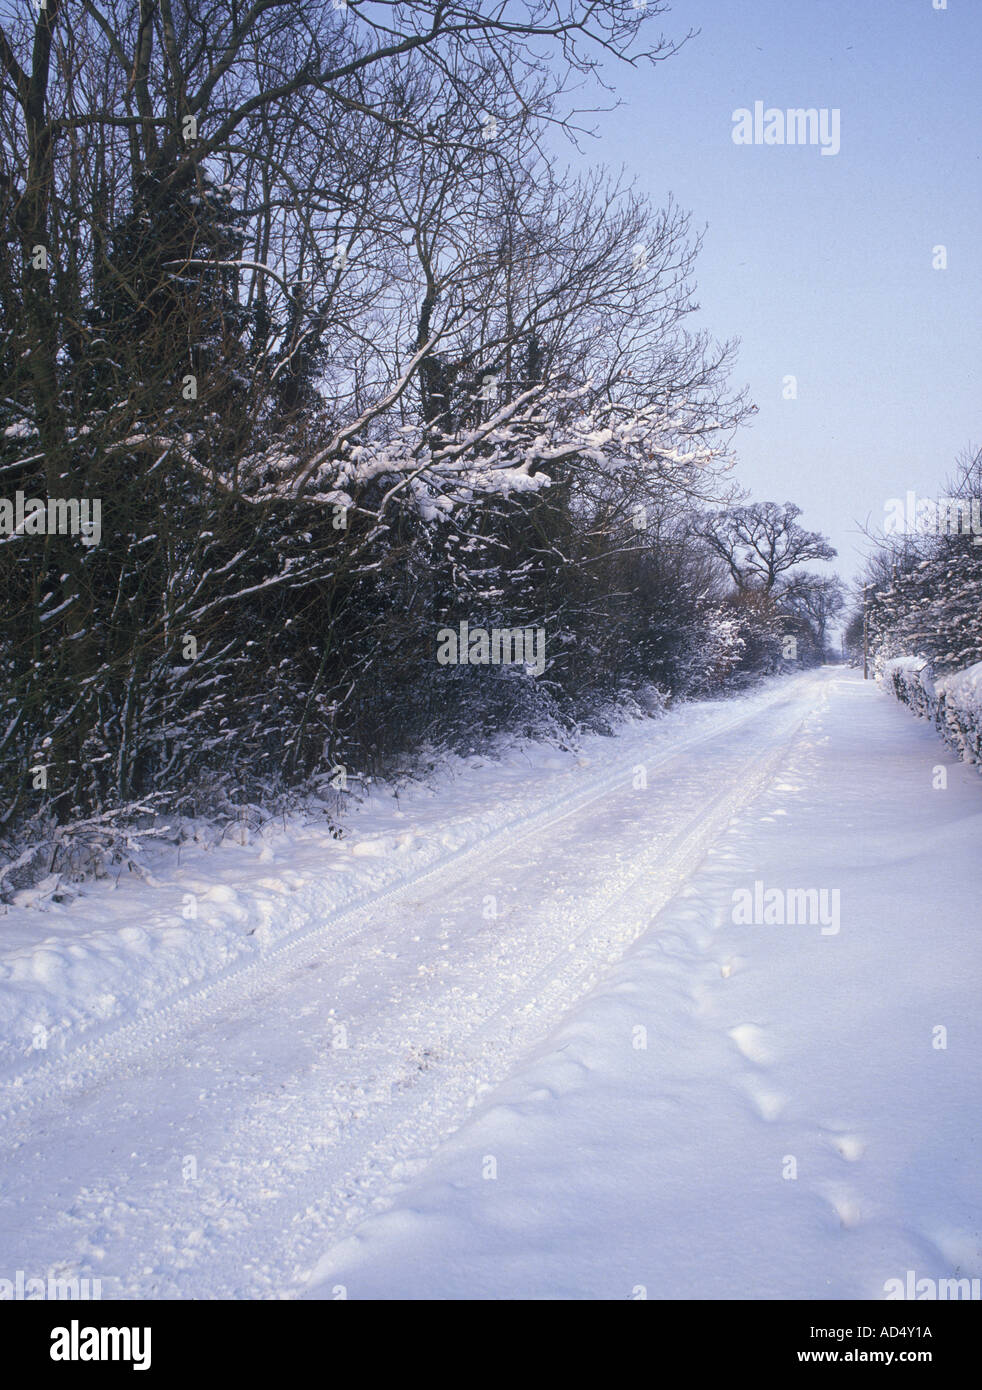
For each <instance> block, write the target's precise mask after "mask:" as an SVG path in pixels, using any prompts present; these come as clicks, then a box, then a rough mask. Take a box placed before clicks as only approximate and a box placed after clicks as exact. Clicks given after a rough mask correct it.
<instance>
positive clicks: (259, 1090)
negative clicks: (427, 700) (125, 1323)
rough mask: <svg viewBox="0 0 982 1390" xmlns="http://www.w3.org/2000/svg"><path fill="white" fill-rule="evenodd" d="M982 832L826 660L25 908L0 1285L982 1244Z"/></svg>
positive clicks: (661, 1278) (8, 979) (492, 1288)
mask: <svg viewBox="0 0 982 1390" xmlns="http://www.w3.org/2000/svg"><path fill="white" fill-rule="evenodd" d="M941 767H943V768H944V769H945V770H946V771H945V774H944V776H942V775H940V774H939V772H938V768H941ZM945 781H946V785H945V786H941V785H939V784H940V783H941V782H945ZM980 832H982V781H980V779H979V776H978V773H977V771H975V770H974V769H972V768H970V767H967V766H965V765H962V764H958V763H957V762H955V759H954V755H953V754H952V752H951V751H950V750H949V749H947V748H946V747H945V746H944V745H943V744H942V743H941V742H940V741H939V740H938V739H937V737H936V736H935V735H934V733H933V732H932V730H931V729H930V728H929V727H928V726H927V725H925V724H923V723H919V722H918V721H916V720H914V719H913V718H912V717H911V716H910V714H909V712H907V711H906V710H904V709H903V708H902V707H901V706H899V705H898V704H896V702H895V701H894V700H893V699H892V697H890V696H889V695H888V694H886V693H884V692H883V691H881V690H879V689H877V688H876V687H875V686H874V685H873V683H868V684H864V683H863V681H862V679H861V677H859V676H857V675H856V673H854V672H851V671H847V670H845V669H844V668H824V669H821V670H818V671H813V672H809V673H806V674H804V675H801V676H799V677H795V678H792V679H789V680H786V681H780V682H774V683H771V684H769V685H768V686H766V687H765V688H763V689H762V690H760V691H758V692H756V693H755V694H753V695H751V696H748V697H745V698H743V699H740V700H730V701H725V702H720V703H716V704H703V705H691V706H687V707H682V708H680V709H679V710H677V711H675V712H673V713H672V714H670V715H668V716H667V717H665V718H664V719H661V720H657V721H644V722H638V723H635V724H631V725H629V726H627V727H625V728H624V730H623V731H622V732H621V733H619V734H618V735H617V736H615V737H613V738H606V739H605V738H599V737H597V738H592V739H590V740H588V741H587V742H586V743H585V744H584V745H583V747H582V748H581V749H579V750H578V751H577V752H576V753H568V754H564V753H562V752H558V751H556V750H555V749H551V748H545V747H543V748H538V749H531V750H530V749H528V748H526V749H525V750H524V751H523V750H518V749H516V750H514V751H513V752H512V753H511V754H510V755H508V756H507V757H505V758H504V759H503V760H502V761H501V762H500V763H491V762H488V761H487V760H486V759H483V758H480V759H479V758H475V759H472V760H470V761H469V762H468V761H464V762H461V763H460V764H458V765H456V766H455V767H453V768H451V769H448V770H447V771H446V773H445V774H444V775H443V776H442V777H441V778H440V779H438V780H437V781H435V782H434V784H433V785H432V786H431V787H430V788H429V789H427V790H419V791H417V792H415V793H414V794H413V795H412V796H409V797H407V796H401V797H394V796H392V795H391V794H386V793H385V792H383V791H379V792H378V793H377V794H376V795H375V796H374V797H373V798H372V799H371V800H369V801H367V802H366V803H365V804H364V805H363V807H362V808H361V812H360V814H358V815H356V816H355V817H353V821H352V824H351V825H350V827H349V828H348V831H347V833H346V835H345V836H344V838H343V839H342V840H340V841H336V840H334V839H332V838H331V837H330V835H329V833H328V832H327V830H326V829H321V828H318V827H311V826H306V827H302V826H298V825H290V824H289V823H287V825H286V826H285V827H280V828H279V829H277V830H276V831H275V833H274V832H272V831H271V832H270V833H269V834H268V835H267V836H266V837H264V838H263V839H262V840H261V841H260V842H258V843H254V844H251V845H246V846H241V847H236V846H226V847H225V848H223V849H219V850H214V851H211V852H207V853H206V852H205V851H204V850H196V851H195V852H194V853H192V854H191V855H190V856H188V855H185V856H184V858H183V859H182V861H181V862H180V863H177V862H175V863H173V864H172V865H170V866H169V867H168V869H167V872H166V873H162V874H161V875H160V876H159V879H158V881H157V882H156V883H155V884H145V883H138V882H132V883H130V884H124V883H123V882H120V884H119V886H118V887H117V888H116V889H115V890H112V889H110V888H109V887H108V886H99V887H98V888H96V889H94V890H92V891H90V892H88V893H87V894H86V895H85V897H83V898H81V899H80V900H79V901H77V902H75V903H73V904H71V905H70V906H61V905H59V904H56V903H53V902H50V901H48V902H38V901H37V900H34V901H33V902H25V903H23V904H22V905H21V906H19V907H16V908H14V909H12V910H11V911H10V912H9V913H8V914H7V916H6V917H5V918H4V919H3V932H2V940H3V950H2V953H0V1068H2V1070H0V1120H2V1129H0V1136H2V1137H0V1251H2V1260H0V1266H2V1267H0V1278H9V1279H12V1278H13V1277H14V1275H15V1272H16V1271H18V1270H21V1271H25V1272H26V1274H27V1276H28V1277H42V1278H43V1277H46V1276H49V1275H53V1276H56V1277H61V1278H78V1279H83V1278H85V1279H90V1280H91V1279H99V1280H101V1292H102V1296H103V1297H104V1298H110V1297H126V1298H155V1297H156V1298H160V1297H163V1298H210V1297H236V1296H238V1297H308V1298H338V1297H344V1296H346V1297H349V1298H380V1297H381V1298H407V1297H408V1298H509V1297H520V1298H591V1299H593V1298H601V1299H630V1298H639V1297H644V1296H647V1297H648V1298H684V1297H692V1298H727V1297H731V1298H732V1297H736V1298H764V1299H767V1298H804V1299H810V1298H828V1297H832V1298H844V1299H851V1298H883V1297H885V1288H886V1287H888V1285H887V1281H889V1280H891V1279H900V1280H903V1279H904V1277H905V1274H906V1271H908V1270H914V1271H916V1274H917V1277H918V1278H921V1277H923V1278H929V1279H943V1278H949V1277H958V1278H962V1277H964V1278H978V1277H980V1276H982V1172H980V1166H982V1165H980V1158H979V1152H978V1139H977V1119H978V1115H979V1112H980V1100H982V1095H980V1093H982V1082H980V1079H979V1073H978V1066H977V1060H978V1057H979V1055H980V1053H982V1020H980V1016H979V1008H978V995H979V979H980V968H979V966H980V955H982V949H980V947H979V943H978V929H979V910H978V866H979V841H980ZM762 908H763V913H762V912H761V909H762ZM189 911H190V912H192V913H195V914H196V916H194V917H191V918H189V917H188V916H187V913H188V912H189ZM791 916H794V917H795V919H796V920H794V921H793V922H792V921H789V920H788V918H789V917H791ZM802 917H804V918H805V920H801V918H802ZM748 918H750V919H751V920H747V919H748ZM735 919H736V920H735ZM753 919H761V920H753Z"/></svg>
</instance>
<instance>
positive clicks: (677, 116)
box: [583, 0, 982, 577]
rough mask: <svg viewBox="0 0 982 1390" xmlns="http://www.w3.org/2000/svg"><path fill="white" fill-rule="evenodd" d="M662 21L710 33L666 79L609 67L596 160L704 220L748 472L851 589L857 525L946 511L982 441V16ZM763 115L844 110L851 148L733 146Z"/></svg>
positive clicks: (709, 307)
mask: <svg viewBox="0 0 982 1390" xmlns="http://www.w3.org/2000/svg"><path fill="white" fill-rule="evenodd" d="M651 23H652V25H653V26H654V27H658V28H659V29H663V30H664V31H665V32H666V33H668V34H671V35H677V34H681V33H683V32H684V31H685V30H686V29H688V28H690V27H692V28H698V29H700V30H701V33H700V34H699V35H698V36H697V37H696V38H694V39H693V40H691V41H690V43H689V44H688V45H686V47H685V48H684V49H683V51H682V52H681V53H680V54H679V55H678V56H677V57H675V58H672V59H670V60H668V61H667V62H665V63H662V64H659V65H658V66H657V67H656V68H655V69H651V68H650V67H649V68H639V69H637V70H632V69H629V68H625V67H622V66H611V68H610V69H609V70H608V78H609V80H610V82H611V83H612V85H614V86H615V89H616V93H617V96H618V97H619V98H620V99H621V101H622V105H621V107H620V108H619V109H618V110H616V111H613V112H610V113H606V114H602V115H600V116H598V117H597V118H596V120H595V126H596V129H597V130H598V132H599V138H597V139H595V140H589V139H588V140H586V141H584V143H583V153H584V155H585V156H586V158H587V159H588V160H589V161H590V162H594V161H600V162H603V163H606V164H608V165H610V166H612V167H616V168H619V167H620V166H622V165H623V166H624V167H625V168H626V169H627V170H628V171H629V172H630V173H631V174H633V175H635V176H636V177H637V181H638V185H639V187H640V188H641V189H643V190H644V191H645V192H647V193H648V194H649V195H650V196H651V198H652V199H653V200H654V201H655V202H656V203H661V202H663V201H664V199H665V197H666V195H667V194H668V193H669V192H671V193H673V194H674V195H675V197H676V199H677V201H678V202H679V203H680V204H681V205H682V206H683V207H684V208H687V209H689V210H690V211H691V213H692V214H693V221H694V224H695V225H697V226H700V227H701V226H703V225H705V224H708V227H707V232H706V238H705V246H704V250H703V253H702V256H701V258H700V261H699V263H698V267H697V270H696V281H697V285H698V294H697V299H698V302H699V303H700V305H701V310H700V313H699V315H698V316H697V317H698V322H699V326H704V327H706V328H708V329H710V330H711V331H712V332H713V333H714V334H715V335H716V336H718V337H721V338H727V337H739V338H740V339H741V340H742V343H741V349H740V355H739V360H738V365H737V372H736V380H738V381H740V382H744V381H745V382H747V383H748V384H749V386H750V389H751V395H752V398H753V399H754V400H755V402H756V403H757V405H758V406H759V414H758V415H757V416H756V417H754V420H753V423H752V424H751V425H750V426H749V427H748V428H747V429H745V430H744V431H742V432H741V435H740V436H739V439H738V453H739V457H740V465H739V473H738V476H739V478H740V480H741V482H742V483H743V484H744V485H745V486H746V487H747V488H749V489H750V490H751V492H752V493H753V495H754V496H755V497H757V498H761V499H770V500H773V501H778V502H783V501H785V500H792V501H795V502H797V503H799V505H800V506H802V507H803V509H804V512H805V515H804V517H803V518H802V520H803V522H804V523H806V524H807V525H809V526H810V527H813V528H815V529H818V530H821V531H823V532H825V533H826V534H827V535H829V536H830V537H831V539H832V542H833V544H834V545H835V546H836V548H837V549H838V550H839V552H840V559H839V561H838V562H835V565H834V568H836V569H838V571H839V572H840V573H842V574H843V575H844V576H846V577H850V576H852V575H853V574H854V573H855V571H856V569H857V567H858V566H859V565H860V564H861V561H862V556H863V554H864V553H865V551H866V549H867V548H868V545H867V543H866V542H865V541H864V539H863V537H862V536H861V535H860V534H859V532H858V527H859V525H860V524H863V523H864V522H865V521H866V518H867V517H869V518H870V520H871V522H872V524H873V525H874V526H881V525H882V522H883V517H884V506H885V503H886V501H887V499H889V498H891V497H902V496H903V495H904V493H905V492H906V491H907V490H908V489H914V490H915V491H916V492H917V493H918V495H920V496H936V495H938V492H939V490H941V485H942V482H943V480H944V478H945V476H946V475H947V473H948V472H949V470H950V469H951V468H952V466H953V464H954V460H955V457H956V455H958V454H959V453H960V452H961V451H962V450H964V449H965V448H966V447H967V446H968V445H969V444H974V445H976V446H977V445H979V444H982V420H980V399H979V389H978V386H979V363H980V358H982V353H980V348H982V266H980V250H982V235H980V229H982V119H980V94H982V83H980V79H979V60H980V58H982V0H948V8H947V9H946V10H935V9H934V8H933V0H675V3H674V4H673V9H672V12H671V13H670V14H668V15H665V16H662V17H661V18H660V19H659V18H653V19H652V20H651ZM756 100H761V101H763V102H764V103H765V105H766V106H768V107H771V106H773V107H778V108H788V107H812V106H814V107H818V108H821V107H826V108H830V109H831V108H838V109H839V111H840V112H841V150H840V152H839V153H838V154H837V155H834V156H827V155H823V154H822V153H821V151H820V149H819V148H818V147H816V146H790V145H786V146H779V145H763V146H738V145H736V144H734V143H733V139H732V131H733V119H732V117H733V112H734V111H735V110H736V109H737V108H739V107H748V108H752V107H753V104H754V102H755V101H756ZM938 245H943V246H944V247H946V249H947V259H948V268H947V269H946V270H936V269H934V268H933V266H932V260H933V248H934V247H935V246H938ZM788 375H794V376H795V377H796V378H797V389H798V399H797V400H785V399H783V396H782V391H783V381H784V378H785V377H786V376H788ZM821 568H822V569H825V568H826V567H824V566H823V567H821ZM828 568H829V569H831V568H832V567H828Z"/></svg>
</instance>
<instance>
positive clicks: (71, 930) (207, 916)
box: [0, 682, 781, 1073]
mask: <svg viewBox="0 0 982 1390" xmlns="http://www.w3.org/2000/svg"><path fill="white" fill-rule="evenodd" d="M780 689H781V682H775V683H773V684H770V683H769V684H768V685H767V686H765V687H762V690H761V692H760V693H759V694H757V695H756V696H754V697H751V701H750V702H748V701H746V699H745V700H744V701H741V702H740V704H739V705H736V704H734V702H730V701H706V702H704V703H700V704H698V705H686V706H680V707H678V708H677V709H676V710H674V711H672V712H671V713H669V714H667V715H664V716H663V717H662V718H660V719H656V720H653V719H651V718H650V717H649V718H645V717H635V718H631V719H629V720H628V721H627V722H626V724H625V725H624V726H623V727H622V728H621V729H620V731H619V733H618V737H617V741H616V745H615V743H614V741H613V740H612V739H611V738H610V737H609V736H605V735H601V734H590V735H586V736H583V737H581V738H580V740H579V742H578V745H577V746H576V747H575V748H566V747H562V748H560V747H556V746H555V745H554V744H550V743H545V742H532V743H528V742H524V743H519V742H516V741H514V740H513V741H510V742H508V741H502V744H501V745H500V748H499V752H498V756H496V757H488V756H485V755H484V754H480V755H477V754H472V755H470V756H466V757H452V758H448V759H446V760H445V761H444V762H443V763H441V765H440V766H439V768H438V769H437V770H436V771H435V772H434V773H433V774H431V777H430V779H429V780H428V781H427V782H426V783H421V784H417V785H415V786H414V787H412V788H411V789H410V790H409V791H408V792H407V791H405V790H399V789H394V788H393V787H392V786H380V787H378V788H376V789H374V790H373V791H372V792H371V794H370V795H368V796H366V797H365V798H364V799H363V800H361V801H355V799H354V798H352V800H351V803H350V804H349V808H348V809H347V810H346V812H345V823H344V833H343V836H342V837H341V838H340V839H339V838H336V835H337V832H336V829H335V828H334V827H333V826H332V825H331V824H329V823H326V822H324V821H316V822H313V823H311V822H310V821H304V820H302V819H300V818H299V817H297V818H294V819H293V820H291V819H289V818H287V819H286V820H285V821H283V820H281V821H274V822H270V823H268V824H267V825H266V826H265V827H264V828H263V830H262V831H261V832H259V833H258V834H254V833H250V832H249V831H248V830H247V829H245V828H243V832H242V841H241V843H239V842H237V837H236V836H235V835H233V837H232V838H231V839H226V840H225V841H224V842H223V843H222V844H220V845H218V846H215V845H212V844H209V843H207V837H205V839H204V841H203V842H201V843H192V844H190V845H184V846H182V847H181V848H180V850H179V851H178V850H174V849H167V850H166V851H161V852H160V856H159V857H158V859H157V860H155V861H154V862H153V872H152V873H145V874H144V875H143V877H142V878H140V877H138V876H137V875H136V874H125V873H124V874H121V875H120V877H119V878H118V879H117V880H115V881H114V880H113V879H112V878H111V877H110V878H109V879H108V880H107V879H103V880H101V881H97V882H94V883H93V882H87V883H84V884H80V885H78V884H76V885H72V892H73V894H74V895H75V896H74V900H73V901H66V900H63V899H62V898H61V895H60V894H59V893H58V892H56V891H54V890H55V889H56V888H57V883H51V882H48V881H45V882H42V883H40V884H38V885H36V886H35V887H33V888H31V889H29V890H25V891H23V892H21V893H18V894H16V895H15V898H14V902H13V904H12V905H7V904H0V1073H2V1072H8V1073H9V1072H10V1071H20V1070H23V1067H24V1064H25V1062H27V1063H28V1064H31V1063H32V1062H39V1063H40V1062H43V1061H44V1060H46V1058H50V1057H51V1056H56V1055H58V1054H60V1053H64V1052H67V1051H70V1050H72V1049H73V1048H74V1047H75V1046H77V1045H79V1044H80V1043H83V1042H87V1041H89V1040H90V1039H91V1038H93V1037H95V1036H97V1035H98V1034H99V1033H101V1032H104V1031H106V1030H107V1029H110V1028H114V1027H116V1026H118V1025H119V1024H121V1023H126V1022H130V1021H132V1019H133V1018H135V1017H137V1016H140V1015H143V1014H146V1013H147V1012H148V1011H152V1010H154V1009H156V1008H159V1007H161V1006H163V1005H165V1004H169V1003H170V1002H172V1001H173V1000H175V999H177V998H180V997H182V996H183V995H185V994H188V993H190V992H193V991H196V990H199V989H201V988H203V987H205V986H207V985H208V984H210V983H211V982H213V981H215V980H217V979H219V978H221V977H223V976H225V975H227V974H229V973H230V972H233V971H237V970H239V969H241V968H244V967H246V966H249V965H250V964H251V963H252V962H253V961H256V960H258V959H259V958H261V957H262V956H263V955H264V954H266V953H268V952H269V951H271V950H273V949H274V948H277V947H279V946H280V945H281V944H285V943H286V942H287V941H289V940H290V939H293V938H296V937H297V936H298V935H302V934H305V933H306V932H308V931H310V930H312V929H315V928H317V927H319V926H323V925H324V924H325V923H327V922H328V921H329V920H331V919H332V918H333V917H335V916H337V915H338V914H340V913H342V912H345V911H349V910H352V909H354V908H357V907H361V906H362V905H369V906H370V905H371V903H372V902H373V901H374V900H375V898H376V897H378V896H379V895H381V894H383V893H387V892H388V891H390V890H391V889H392V888H393V887H395V886H396V885H398V884H402V883H406V882H411V881H413V880H415V879H416V878H417V877H419V876H420V875H421V874H423V873H428V872H430V871H431V870H432V869H434V868H435V867H437V866H439V865H443V864H446V863H448V862H453V861H455V860H456V859H457V858H458V857H460V856H463V855H464V854H467V853H470V852H471V851H472V850H473V849H474V848H475V847H478V846H484V845H486V844H487V842H488V840H489V837H492V836H495V835H497V834H498V833H499V832H502V831H504V832H506V833H507V832H508V829H509V827H520V828H521V829H522V831H526V832H527V831H534V828H535V826H536V824H537V822H538V820H539V819H540V817H543V816H547V815H551V814H552V813H553V812H554V811H556V810H557V809H562V808H563V807H565V806H566V805H568V804H569V800H570V798H571V797H572V798H573V799H574V800H575V798H576V796H578V795H580V794H581V793H582V792H583V790H584V788H585V787H587V786H590V785H593V784H594V782H596V781H597V780H598V779H606V777H608V776H609V775H611V774H612V773H615V775H616V770H615V769H614V768H612V767H611V751H612V749H613V748H614V747H615V746H616V750H617V754H618V766H619V760H620V758H621V757H622V756H623V757H624V758H626V759H627V766H628V772H629V769H630V763H631V760H632V759H633V761H634V762H637V761H641V760H642V758H643V756H644V754H649V753H650V752H651V751H652V748H653V747H657V748H660V747H661V746H662V744H663V742H664V745H665V746H666V747H670V746H672V745H673V744H674V741H675V740H678V739H679V738H680V737H681V738H682V739H683V742H684V740H685V737H687V736H688V735H690V734H693V733H698V732H700V731H702V730H703V729H708V728H710V727H712V726H713V725H714V723H718V722H719V720H720V711H721V708H722V709H726V710H733V711H734V713H736V710H737V709H742V710H744V711H747V710H749V709H750V708H751V707H752V704H753V703H754V702H756V701H761V702H763V703H767V702H769V701H770V700H772V699H775V698H777V696H778V693H779V691H780ZM683 730H684V733H683V732H682V731H683ZM642 750H644V752H643V753H642ZM625 775H627V774H625ZM52 878H54V879H57V878H58V876H57V875H54V876H52Z"/></svg>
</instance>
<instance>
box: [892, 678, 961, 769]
mask: <svg viewBox="0 0 982 1390" xmlns="http://www.w3.org/2000/svg"><path fill="white" fill-rule="evenodd" d="M880 679H881V680H882V681H883V682H884V683H885V684H888V685H889V686H890V687H891V689H892V690H893V692H894V694H895V695H896V697H897V699H898V700H901V701H902V702H903V703H904V704H905V705H907V706H908V708H909V709H912V710H913V711H914V713H915V714H916V715H919V716H920V717H922V718H925V719H930V720H932V721H933V722H934V724H935V725H936V727H937V729H938V732H939V733H940V734H941V737H942V738H943V739H944V740H945V742H946V743H948V744H950V745H951V747H952V748H954V749H955V751H956V752H957V754H958V756H959V757H960V758H963V759H964V760H965V762H968V763H977V764H980V765H982V661H978V662H976V663H975V665H973V666H967V667H966V668H965V669H964V670H962V671H952V672H951V673H950V674H949V675H946V676H938V677H935V675H934V672H933V670H932V668H931V663H930V662H929V661H926V660H925V659H924V658H923V657H917V656H901V657H894V658H893V659H892V660H890V661H886V662H884V663H883V667H882V670H881V675H880Z"/></svg>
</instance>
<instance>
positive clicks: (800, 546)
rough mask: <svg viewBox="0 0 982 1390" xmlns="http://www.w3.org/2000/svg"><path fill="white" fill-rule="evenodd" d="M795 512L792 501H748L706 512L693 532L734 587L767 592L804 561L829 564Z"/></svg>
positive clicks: (824, 543)
mask: <svg viewBox="0 0 982 1390" xmlns="http://www.w3.org/2000/svg"><path fill="white" fill-rule="evenodd" d="M800 515H801V508H800V507H797V506H795V504H794V503H793V502H785V503H784V505H783V506H779V505H778V503H776V502H754V503H752V504H751V505H749V506H742V507H731V508H729V509H728V510H726V511H722V512H711V513H707V514H706V515H705V516H703V517H702V519H701V520H700V521H699V523H698V524H697V526H696V528H695V529H696V534H697V535H699V536H701V537H702V539H703V540H704V541H705V542H706V544H707V545H708V546H710V548H711V549H712V550H713V551H714V552H715V554H717V555H718V556H719V557H720V558H721V559H722V560H724V561H725V563H726V565H727V568H728V569H729V571H730V575H731V577H732V579H733V582H734V584H735V585H736V587H737V588H738V589H739V590H741V591H743V590H751V589H762V590H763V591H764V592H765V593H770V592H771V591H772V590H773V589H774V587H775V585H776V584H777V583H778V581H779V580H780V579H781V576H782V575H784V574H786V573H787V571H788V570H790V569H793V568H794V567H795V565H800V564H804V563H805V562H806V561H807V560H832V559H834V558H835V555H836V551H835V550H833V548H832V546H831V545H830V544H829V542H828V540H827V539H826V538H825V536H823V535H821V534H820V533H819V532H817V531H806V530H805V529H804V528H803V527H801V526H799V525H798V521H797V518H798V517H799V516H800Z"/></svg>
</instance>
